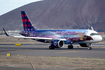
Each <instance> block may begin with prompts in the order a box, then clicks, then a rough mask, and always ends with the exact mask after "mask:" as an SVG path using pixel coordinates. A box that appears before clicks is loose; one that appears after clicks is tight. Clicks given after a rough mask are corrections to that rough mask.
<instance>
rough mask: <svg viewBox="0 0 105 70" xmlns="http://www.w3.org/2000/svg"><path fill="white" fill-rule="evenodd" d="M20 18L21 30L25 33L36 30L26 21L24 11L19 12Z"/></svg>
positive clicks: (26, 17)
mask: <svg viewBox="0 0 105 70" xmlns="http://www.w3.org/2000/svg"><path fill="white" fill-rule="evenodd" d="M21 16H22V22H23V28H24V30H25V31H27V30H36V29H35V28H34V27H33V26H32V24H31V22H30V20H29V19H28V16H27V15H26V13H25V11H21Z"/></svg>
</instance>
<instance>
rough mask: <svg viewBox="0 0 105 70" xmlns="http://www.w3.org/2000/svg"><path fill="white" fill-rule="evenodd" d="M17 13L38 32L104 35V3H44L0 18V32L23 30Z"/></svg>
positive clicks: (71, 0) (96, 0) (45, 0)
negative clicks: (91, 30)
mask: <svg viewBox="0 0 105 70" xmlns="http://www.w3.org/2000/svg"><path fill="white" fill-rule="evenodd" d="M20 11H26V12H27V14H28V16H29V18H30V19H31V22H32V23H33V25H34V26H35V27H36V28H37V29H52V28H53V29H72V28H73V29H81V28H83V29H88V28H90V26H93V27H94V29H95V30H97V31H105V0H43V1H40V2H33V3H30V4H27V5H24V6H22V7H19V8H17V9H15V10H12V11H10V12H8V13H6V14H4V15H1V16H0V30H2V28H3V27H4V28H6V29H7V30H22V29H23V28H22V26H23V25H22V21H21V15H20Z"/></svg>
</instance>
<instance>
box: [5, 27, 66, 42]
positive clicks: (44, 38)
mask: <svg viewBox="0 0 105 70" xmlns="http://www.w3.org/2000/svg"><path fill="white" fill-rule="evenodd" d="M3 31H4V33H5V34H6V36H9V37H15V38H24V39H36V40H41V39H42V40H62V41H66V39H58V38H47V37H26V36H22V35H20V36H10V35H9V34H8V33H7V32H6V30H5V29H4V28H3Z"/></svg>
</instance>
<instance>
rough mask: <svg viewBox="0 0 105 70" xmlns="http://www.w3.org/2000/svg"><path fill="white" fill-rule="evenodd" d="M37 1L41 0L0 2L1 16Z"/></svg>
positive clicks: (1, 0)
mask: <svg viewBox="0 0 105 70" xmlns="http://www.w3.org/2000/svg"><path fill="white" fill-rule="evenodd" d="M35 1H41V0H0V15H3V14H5V13H7V12H9V11H11V10H13V9H16V8H18V7H21V6H23V5H25V4H28V3H31V2H35Z"/></svg>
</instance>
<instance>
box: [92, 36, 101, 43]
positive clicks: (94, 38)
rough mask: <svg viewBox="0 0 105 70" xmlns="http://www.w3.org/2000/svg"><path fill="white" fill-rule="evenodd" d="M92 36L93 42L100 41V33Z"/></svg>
mask: <svg viewBox="0 0 105 70" xmlns="http://www.w3.org/2000/svg"><path fill="white" fill-rule="evenodd" d="M92 38H93V40H94V41H95V42H100V41H102V37H101V36H100V35H98V36H92Z"/></svg>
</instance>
